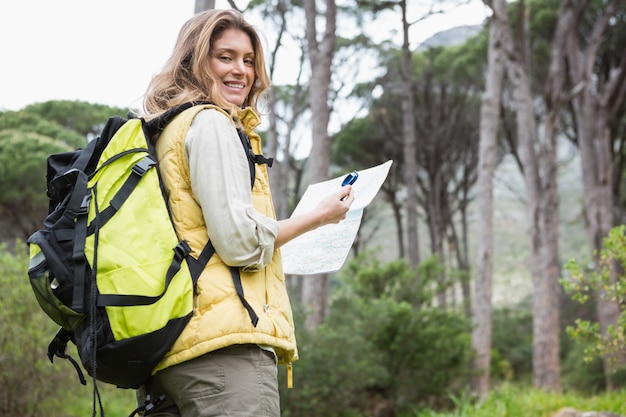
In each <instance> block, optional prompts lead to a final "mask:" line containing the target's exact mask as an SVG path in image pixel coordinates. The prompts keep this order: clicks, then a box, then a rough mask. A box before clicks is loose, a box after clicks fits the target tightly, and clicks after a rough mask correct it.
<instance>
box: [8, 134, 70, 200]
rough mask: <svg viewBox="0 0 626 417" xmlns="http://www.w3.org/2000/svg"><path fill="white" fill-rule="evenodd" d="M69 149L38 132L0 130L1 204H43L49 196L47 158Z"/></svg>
mask: <svg viewBox="0 0 626 417" xmlns="http://www.w3.org/2000/svg"><path fill="white" fill-rule="evenodd" d="M67 150H69V148H68V147H66V146H63V144H62V143H60V142H58V141H55V140H53V139H50V138H49V137H46V136H41V135H38V134H36V133H30V132H29V133H23V132H19V131H10V130H4V131H0V190H2V192H1V193H0V204H1V205H3V206H6V205H14V206H15V207H16V208H19V207H20V206H22V205H23V204H29V203H30V204H39V205H40V204H43V203H46V204H47V201H48V197H47V196H46V159H47V157H48V155H49V154H51V153H57V152H64V151H67Z"/></svg>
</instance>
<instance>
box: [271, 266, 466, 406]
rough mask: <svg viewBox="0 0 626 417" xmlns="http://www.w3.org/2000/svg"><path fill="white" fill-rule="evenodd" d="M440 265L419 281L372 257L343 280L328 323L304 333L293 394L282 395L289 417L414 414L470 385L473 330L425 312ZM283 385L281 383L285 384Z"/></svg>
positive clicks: (451, 316)
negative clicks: (376, 410) (384, 408)
mask: <svg viewBox="0 0 626 417" xmlns="http://www.w3.org/2000/svg"><path fill="white" fill-rule="evenodd" d="M436 263H437V262H435V261H432V260H431V261H429V262H427V266H425V267H424V268H423V269H421V270H420V271H418V272H417V273H416V272H414V271H411V268H410V267H409V266H408V265H407V264H406V262H404V261H397V262H391V263H388V264H381V263H379V262H378V261H377V260H375V259H374V258H373V257H372V256H371V254H370V255H361V256H359V257H357V258H356V259H354V260H353V261H351V262H350V264H349V265H348V267H347V268H346V269H345V270H344V271H343V272H342V273H341V274H340V277H339V283H338V288H337V289H336V291H335V296H334V297H333V300H332V303H331V305H330V308H329V313H328V316H327V318H326V320H325V323H324V324H323V325H322V326H320V327H318V328H317V329H316V330H315V331H314V332H309V331H308V330H306V329H305V328H304V327H303V326H301V325H299V326H298V345H299V349H300V360H299V361H298V362H296V363H295V364H294V389H293V390H283V391H282V392H281V397H282V403H283V404H282V407H283V410H284V415H286V416H302V417H304V416H313V415H315V416H318V415H325V416H329V417H332V416H357V415H358V416H361V415H365V414H367V413H369V412H370V411H371V409H370V407H372V406H373V405H372V404H373V403H376V404H388V407H392V408H393V410H394V411H395V412H400V413H404V412H408V410H411V409H412V408H413V407H414V406H415V405H416V404H423V405H428V404H431V405H432V404H440V403H442V402H448V401H449V400H448V397H447V396H448V394H449V393H455V392H456V391H457V390H458V389H459V387H462V386H464V385H465V382H466V377H467V374H466V372H467V369H468V366H469V360H470V351H471V349H470V328H469V327H470V326H469V323H468V322H467V321H466V320H465V319H464V318H463V317H461V315H459V314H456V313H454V312H448V311H444V310H441V309H438V308H432V307H427V306H426V304H428V303H427V301H430V300H431V299H432V294H433V290H432V289H431V288H430V287H431V285H429V283H432V282H434V276H432V277H431V276H427V275H426V274H432V273H434V271H437V270H438V268H437V267H434V266H433V264H436ZM282 379H284V378H281V380H282Z"/></svg>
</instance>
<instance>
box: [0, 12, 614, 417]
mask: <svg viewBox="0 0 626 417" xmlns="http://www.w3.org/2000/svg"><path fill="white" fill-rule="evenodd" d="M204 3H210V2H200V1H197V2H196V6H197V7H198V8H199V9H204V8H206V7H210V5H209V4H204ZM229 3H230V5H231V7H234V8H237V5H236V4H235V3H236V2H229ZM322 3H323V4H322ZM460 3H461V2H455V1H442V2H431V3H430V6H431V7H430V8H429V9H428V11H427V12H426V13H425V14H424V15H421V16H418V17H417V18H414V17H410V16H408V15H407V3H406V2H404V1H385V2H381V1H377V2H368V1H358V2H349V1H345V2H337V3H336V2H335V1H330V0H328V1H325V2H315V1H304V2H301V3H296V2H284V1H271V2H254V1H252V2H248V4H247V6H246V10H245V12H253V11H254V12H255V13H261V15H262V16H263V18H264V19H265V20H266V21H269V20H271V21H272V22H273V23H274V27H275V28H276V29H277V32H276V36H275V37H272V38H271V41H270V42H273V43H272V44H271V45H270V48H269V49H270V50H271V51H272V52H273V54H272V55H271V56H270V57H269V61H268V63H269V67H270V68H269V69H270V72H271V73H272V74H274V71H275V70H276V68H277V67H279V66H280V65H281V62H280V61H279V60H278V54H277V53H276V51H278V50H280V48H282V47H283V46H284V45H285V43H291V44H297V45H300V48H298V50H299V51H301V52H302V53H301V55H300V56H298V57H295V56H291V57H290V59H291V60H292V61H297V62H299V64H300V66H299V67H297V71H296V74H297V76H296V77H295V82H294V83H293V84H288V85H285V84H281V83H280V79H278V80H277V79H274V80H273V82H274V89H273V95H272V96H271V97H270V99H269V101H268V114H267V115H266V121H267V122H268V123H267V127H266V130H264V131H263V135H264V139H265V143H266V144H267V146H266V150H265V151H266V152H265V153H266V154H268V155H275V156H276V157H277V159H278V162H279V163H278V164H277V166H276V167H275V168H274V169H272V170H271V172H272V186H273V193H274V199H275V202H276V206H277V212H278V215H279V217H286V216H288V215H289V212H290V210H291V209H292V208H293V206H294V204H295V202H297V200H298V196H299V195H301V194H302V192H303V190H304V187H305V186H306V184H307V183H310V182H316V181H319V180H323V179H326V178H328V177H332V176H336V175H340V174H341V173H343V172H346V171H349V170H352V169H362V168H364V167H368V166H371V165H374V164H377V163H381V162H384V161H386V160H388V159H393V160H394V166H393V168H392V171H391V173H390V176H389V178H388V180H387V182H386V183H385V185H384V187H383V190H382V191H381V195H380V196H379V197H378V198H377V200H376V201H375V203H374V204H373V205H372V206H371V207H369V208H368V210H367V211H366V218H365V220H364V224H363V226H362V228H361V231H360V233H359V236H358V237H357V240H356V242H355V245H354V247H353V256H352V257H351V259H350V261H349V264H348V265H346V266H345V267H344V268H343V269H342V271H340V272H338V273H337V274H333V275H323V276H316V277H293V276H292V277H288V280H289V285H290V290H291V293H292V299H293V301H294V304H295V305H296V307H297V308H296V310H297V320H298V329H299V330H298V336H299V344H300V350H301V357H302V359H301V361H299V362H297V363H296V364H295V372H296V388H295V389H293V390H286V389H282V386H281V395H282V400H281V401H282V403H283V404H282V406H283V410H284V415H292V416H309V415H321V414H323V415H328V416H333V415H342V416H344V415H345V416H347V415H380V416H382V415H392V414H395V415H402V416H404V415H406V416H409V415H418V414H419V415H423V414H425V413H428V412H431V411H429V410H439V411H442V412H445V411H444V410H447V409H456V410H457V411H455V413H456V415H469V414H467V413H469V411H468V410H469V408H468V407H470V406H471V407H474V406H475V407H488V406H489V404H490V401H496V402H497V401H499V400H498V398H500V400H501V399H502V398H504V399H505V400H507V401H509V402H510V401H512V399H514V398H517V397H519V392H518V391H516V389H515V388H513V389H512V388H509V385H508V383H510V382H514V383H516V384H519V385H521V386H522V387H524V388H523V390H522V391H523V392H526V393H528V392H530V393H532V395H539V394H535V393H536V391H533V390H534V389H538V390H539V392H540V393H545V392H548V393H556V394H559V395H557V396H556V397H550V398H551V399H550V400H545V401H540V404H539V405H538V406H537V407H536V408H534V409H532V411H531V413H532V412H534V413H536V415H545V414H546V413H549V412H551V411H554V410H555V409H556V408H558V407H559V406H564V405H574V406H576V405H578V406H579V407H595V406H596V404H600V405H599V406H601V407H604V408H605V409H610V411H614V412H620V413H622V414H624V413H626V410H624V402H623V401H611V400H610V399H609V400H607V402H601V401H600V402H594V400H589V399H588V397H586V396H589V395H592V394H597V393H599V392H604V391H605V390H608V391H607V392H609V393H614V392H618V393H619V392H620V391H619V389H620V388H621V387H623V384H624V380H625V378H624V371H623V364H624V358H623V356H624V339H623V331H624V319H623V317H624V315H623V314H622V313H623V306H624V302H623V299H624V294H625V291H624V290H623V286H622V287H620V285H623V281H624V279H623V276H622V275H620V273H619V269H614V268H611V266H612V264H611V263H610V262H609V264H608V265H609V267H608V268H607V269H603V265H604V263H603V261H604V258H603V257H601V252H600V250H601V249H603V248H605V249H606V248H607V247H606V246H607V245H604V243H605V242H608V243H609V244H608V248H611V247H617V248H618V250H617V251H616V253H617V254H618V255H619V253H624V250H623V249H624V243H623V231H622V232H621V233H616V234H614V235H613V236H612V238H610V239H609V240H608V241H605V238H607V237H608V236H609V233H610V231H611V230H618V231H619V230H620V229H615V227H616V226H618V225H620V224H621V223H623V218H624V214H623V204H624V194H623V184H624V181H623V177H624V168H623V158H624V139H625V137H624V127H625V125H624V117H623V113H624V112H623V110H624V97H625V95H626V86H625V82H624V79H625V77H626V76H625V71H626V70H625V68H626V58H625V56H624V52H623V48H622V46H623V40H624V38H625V37H626V22H625V16H624V8H623V7H620V6H623V2H620V1H582V0H580V1H576V0H563V1H556V0H554V1H529V0H528V1H519V2H513V3H505V2H504V1H496V0H494V1H493V2H488V1H485V5H486V6H487V7H489V8H490V10H491V16H490V19H489V20H488V21H487V22H486V23H485V25H481V26H480V27H478V28H476V30H475V31H474V32H471V33H472V36H469V37H467V35H464V36H463V39H462V42H461V43H457V42H449V41H446V42H443V46H442V45H441V44H437V43H434V42H433V43H429V44H427V45H424V46H423V47H421V48H418V49H412V48H410V42H409V39H408V38H409V36H408V34H409V28H410V27H411V26H412V25H414V24H416V23H417V22H419V21H420V20H421V19H425V18H427V16H430V15H431V14H437V13H440V12H442V11H443V10H445V9H446V8H447V7H453V6H455V5H458V4H460ZM318 7H319V9H318ZM381 13H385V14H387V16H389V15H391V16H395V18H396V19H397V22H398V26H397V27H398V31H399V32H401V33H402V35H403V36H402V38H403V42H402V45H397V44H394V43H393V42H389V40H382V41H375V40H373V39H372V38H370V37H368V36H366V34H365V33H364V32H363V33H361V32H359V31H355V30H354V28H359V27H364V26H365V27H368V26H371V25H373V24H375V22H376V19H377V18H378V17H379V16H380V15H381ZM339 23H341V24H339ZM345 28H349V30H347V31H345ZM344 32H346V33H344ZM358 62H372V63H375V64H372V65H375V67H376V68H377V69H379V71H378V72H377V73H376V74H377V75H376V76H375V77H374V78H373V79H369V80H365V81H363V82H360V83H354V82H353V81H354V80H358V79H360V77H359V76H358V74H356V73H355V72H354V71H356V70H357V69H358V68H360V67H359V65H356V64H357V63H358ZM346 103H348V104H350V105H351V106H352V108H357V109H359V111H358V112H354V113H350V115H349V117H346V115H345V114H342V113H341V112H342V111H343V110H342V109H344V108H345V107H343V106H340V104H342V105H345V104H346ZM127 111H128V109H122V108H112V107H109V106H105V105H102V104H91V103H86V102H76V101H49V102H43V103H34V104H32V105H28V106H26V107H24V108H23V109H21V110H18V111H4V112H2V113H0V159H1V160H0V195H1V197H0V214H1V220H2V223H3V224H2V235H1V236H2V240H3V241H5V242H6V245H5V246H3V247H2V249H3V250H2V258H1V262H0V267H1V268H2V271H3V284H4V285H3V291H2V293H1V294H0V302H1V303H2V304H1V305H2V306H3V309H2V315H0V323H1V325H2V329H3V335H2V336H1V339H0V342H1V343H2V344H1V347H2V349H1V351H2V355H1V356H0V377H1V378H2V381H1V382H2V384H1V385H2V390H1V391H0V399H1V400H2V401H1V405H0V407H4V409H3V411H4V414H5V415H12V416H26V415H36V414H37V413H38V412H40V411H41V410H42V409H45V410H46V413H47V415H63V416H67V415H78V414H81V413H84V408H83V407H85V404H87V406H88V404H89V401H90V398H89V393H86V392H82V391H85V390H82V391H81V393H82V394H78V393H77V392H76V389H75V388H74V387H76V386H78V385H77V384H78V383H77V381H75V375H73V374H72V369H71V367H70V368H69V369H63V368H64V366H63V365H65V364H54V366H52V365H50V364H47V363H45V361H44V359H45V358H44V357H43V354H42V352H43V351H44V349H45V346H47V343H48V341H49V340H48V338H49V337H51V335H53V334H54V331H55V329H54V325H51V323H50V322H49V321H48V320H47V319H46V318H45V316H44V315H43V314H42V313H41V311H40V310H39V309H38V307H37V305H36V303H35V302H34V299H33V297H32V294H31V293H30V288H29V286H28V284H26V277H25V270H26V267H25V265H26V263H27V260H26V253H25V249H24V243H23V240H24V239H25V238H26V237H28V236H29V234H30V233H32V232H33V231H34V230H36V229H37V228H39V227H40V224H41V219H42V218H43V215H44V214H45V210H46V203H47V202H46V199H45V193H44V192H43V189H44V188H45V183H44V182H43V181H44V178H45V158H46V156H47V155H48V154H50V153H53V152H58V151H63V150H68V149H73V148H75V147H77V146H82V145H84V143H85V141H86V140H88V139H89V138H93V137H94V136H95V135H97V134H98V131H99V129H100V128H101V127H102V121H104V120H106V118H107V117H108V116H109V115H111V114H113V113H117V114H120V115H122V116H124V115H125V114H126V112H127ZM355 115H356V116H355ZM333 123H337V125H338V127H337V128H333ZM303 132H310V137H311V144H310V148H311V149H310V152H309V154H308V155H305V156H303V155H301V152H299V151H298V149H299V147H302V140H301V138H303V137H307V136H309V135H307V134H304V133H303ZM408 155H411V156H412V157H407V156H408ZM16 238H17V239H21V240H17V241H16V240H15V239H16ZM620 249H621V250H620ZM607 256H608V257H609V261H610V260H612V259H614V258H615V257H616V255H615V253H613V254H612V255H611V254H608V255H607ZM571 258H574V259H575V260H576V261H575V262H574V263H570V264H568V262H567V261H568V259H571ZM618 260H619V258H618ZM577 266H578V267H580V266H582V267H583V270H587V269H588V270H589V272H590V274H588V275H586V276H583V275H585V274H583V275H580V274H579V273H580V272H581V271H580V270H578V269H576V267H577ZM605 272H606V274H605ZM605 275H607V276H606V277H605ZM579 278H580V281H579ZM605 278H606V279H607V281H606V285H604V286H602V285H600V287H599V288H600V289H601V291H599V292H597V293H594V292H593V291H591V294H588V293H584V294H586V295H591V297H590V298H588V299H586V298H584V297H582V296H581V297H574V298H577V300H580V301H583V303H582V304H581V303H578V302H577V301H576V300H572V297H571V294H568V293H566V291H565V290H564V289H567V290H568V291H569V292H573V293H574V294H578V295H581V294H583V291H580V290H579V288H582V287H576V285H578V284H579V283H580V284H581V285H582V286H583V287H584V286H587V287H588V288H589V289H591V290H593V289H595V288H596V287H594V285H596V284H602V282H601V280H602V279H605ZM561 284H563V285H561ZM614 289H615V290H616V291H612V290H614ZM593 295H597V296H596V297H594V296H593ZM611 297H613V298H611ZM577 320H582V321H577ZM585 320H587V321H585ZM568 329H569V331H568ZM576 335H577V336H578V337H571V336H576ZM584 336H587V337H584ZM620 337H622V339H620ZM594 349H595V350H594ZM65 368H67V367H65ZM65 371H68V372H65ZM283 371H284V370H281V372H283ZM284 382H285V378H284V376H283V377H281V384H283V383H284ZM503 387H504V388H503ZM563 391H567V392H576V393H579V394H580V396H581V397H580V398H583V399H584V398H587V399H588V401H587V402H584V401H581V400H580V398H579V397H575V398H572V397H569V396H566V395H561V393H562V392H563ZM104 392H105V400H106V399H107V398H115V401H111V402H110V403H108V404H107V403H106V402H105V406H107V407H113V409H109V410H108V414H109V415H125V414H124V413H126V414H127V413H128V407H132V395H129V393H128V392H124V391H122V392H121V393H120V392H118V391H116V390H112V391H108V390H107V389H106V388H105V389H104ZM494 392H495V394H493V393H494ZM25 393H28V395H25ZM109 395H110V396H111V397H108V396H109ZM490 395H491V396H490ZM610 395H612V394H609V397H608V398H614V397H611V396H610ZM622 395H623V393H622ZM79 398H87V403H85V402H84V401H81V400H80V399H79ZM119 398H122V399H119ZM494 398H496V400H494ZM535 398H538V397H535ZM554 398H557V400H554ZM617 398H620V397H619V394H618V397H617ZM621 398H623V397H621ZM505 402H506V401H505ZM498 404H500V406H501V403H498ZM115 407H121V408H124V407H126V408H125V409H124V410H119V409H117V408H115ZM541 407H544V408H541ZM459 410H461V411H459ZM479 413H480V411H479V410H478V408H477V409H476V410H475V413H474V414H473V415H480V414H479ZM485 415H489V414H485ZM491 415H494V414H491ZM504 415H514V414H513V413H509V414H504ZM520 415H531V414H529V410H526V413H525V414H523V413H520Z"/></svg>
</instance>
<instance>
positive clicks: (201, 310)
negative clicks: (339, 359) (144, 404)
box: [155, 105, 297, 372]
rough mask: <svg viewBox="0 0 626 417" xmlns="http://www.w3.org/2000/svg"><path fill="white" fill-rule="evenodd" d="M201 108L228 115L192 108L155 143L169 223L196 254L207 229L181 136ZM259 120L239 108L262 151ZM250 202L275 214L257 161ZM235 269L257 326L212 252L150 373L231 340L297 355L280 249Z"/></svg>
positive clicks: (283, 358) (288, 358)
mask: <svg viewBox="0 0 626 417" xmlns="http://www.w3.org/2000/svg"><path fill="white" fill-rule="evenodd" d="M203 110H208V111H219V112H221V113H223V114H224V116H225V117H228V118H230V117H229V115H228V114H227V113H226V112H224V111H223V110H222V109H220V108H218V107H216V106H213V105H201V106H195V107H192V108H190V109H188V110H186V111H184V112H183V113H181V114H180V115H179V116H177V117H176V118H175V119H174V120H173V121H172V122H171V123H170V124H169V125H168V126H167V127H166V128H165V130H164V131H163V133H162V134H161V136H160V137H159V139H158V141H157V144H156V150H157V155H158V158H159V166H160V171H161V174H162V177H163V182H164V185H165V188H166V190H167V192H168V194H169V206H170V210H171V213H172V216H173V220H174V225H175V227H176V230H177V233H178V235H179V238H181V239H185V240H187V242H189V244H190V246H191V249H192V254H193V255H194V256H196V257H197V256H198V254H199V253H200V252H201V251H202V249H203V248H204V246H205V244H206V243H207V230H206V226H205V223H204V218H203V215H202V210H201V207H200V206H199V205H198V204H197V203H196V200H195V199H194V197H193V194H192V190H191V183H190V179H189V164H188V162H187V158H186V156H185V153H184V141H185V137H186V135H187V131H188V130H189V127H190V126H191V123H192V121H193V119H194V117H195V116H196V115H197V114H198V112H200V111H203ZM258 124H259V117H258V116H257V114H256V113H255V112H254V111H253V110H252V109H245V110H244V111H243V112H242V116H241V125H242V127H243V129H244V131H245V132H246V134H247V135H248V136H249V138H250V141H251V144H252V150H253V152H254V153H256V154H260V153H261V139H260V137H259V135H258V134H256V133H255V132H254V128H255V127H256V126H258ZM233 128H235V127H234V125H233ZM209 163H210V161H209ZM252 201H253V205H254V207H255V208H256V209H257V210H258V211H259V212H260V213H262V214H265V215H266V216H268V217H272V218H275V213H274V207H273V202H272V198H271V194H270V187H269V180H268V175H267V167H266V165H257V166H256V176H255V182H254V186H253V187H252ZM240 274H241V281H242V285H243V289H244V294H245V298H246V300H247V301H248V303H250V305H251V306H252V308H253V309H254V311H255V312H256V313H257V315H258V316H259V321H258V323H257V325H256V327H255V326H253V325H252V323H251V321H250V317H249V315H248V312H247V311H246V310H245V308H244V307H243V305H242V304H241V301H240V300H239V298H238V296H237V294H236V291H235V288H234V284H233V279H232V276H231V273H230V268H229V267H228V266H227V265H226V264H224V262H223V261H222V260H221V259H220V257H219V256H218V255H217V254H214V255H213V257H212V258H211V260H210V262H209V263H208V265H207V266H206V267H205V269H204V271H203V273H202V274H201V276H200V278H199V280H198V285H197V289H196V294H195V296H194V312H193V317H192V319H191V321H190V322H189V324H188V325H187V326H186V328H185V330H184V331H183V333H182V334H181V335H180V337H179V338H178V340H177V341H176V343H175V344H174V346H173V347H172V349H171V350H170V352H168V353H167V355H166V356H165V358H164V359H163V360H162V361H161V363H160V364H159V365H158V366H157V368H156V369H155V372H156V371H158V370H161V369H164V368H167V367H169V366H172V365H176V364H178V363H181V362H184V361H187V360H190V359H193V358H196V357H198V356H200V355H203V354H205V353H208V352H211V351H214V350H216V349H221V348H224V347H227V346H231V345H234V344H250V343H252V344H259V345H267V346H272V347H273V348H274V349H275V351H276V354H277V355H278V360H279V363H291V362H293V361H295V360H297V348H296V340H295V334H294V324H293V316H292V311H291V305H290V302H289V297H288V294H287V288H286V286H285V276H284V273H283V270H282V261H281V257H280V251H279V250H275V251H274V255H273V258H272V263H271V264H270V265H268V266H267V267H266V268H265V269H263V270H261V271H257V272H244V271H240Z"/></svg>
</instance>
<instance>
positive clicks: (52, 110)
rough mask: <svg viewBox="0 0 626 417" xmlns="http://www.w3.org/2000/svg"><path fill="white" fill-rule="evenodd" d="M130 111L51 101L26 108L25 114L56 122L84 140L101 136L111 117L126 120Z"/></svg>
mask: <svg viewBox="0 0 626 417" xmlns="http://www.w3.org/2000/svg"><path fill="white" fill-rule="evenodd" d="M129 111H130V109H123V108H120V107H111V106H106V105H104V104H93V103H87V102H85V101H70V100H51V101H46V102H44V103H36V104H32V105H30V106H28V107H26V108H24V112H26V113H29V114H33V115H37V116H39V117H41V118H42V119H45V120H48V121H52V122H56V123H57V124H58V125H60V126H63V127H64V128H65V129H66V131H70V132H76V133H78V134H79V135H81V136H82V137H83V138H92V137H95V136H97V135H99V134H100V131H101V130H102V128H103V127H104V124H105V123H106V121H107V119H108V118H109V117H111V116H113V115H117V116H120V117H124V118H125V117H127V116H128V113H129Z"/></svg>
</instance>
